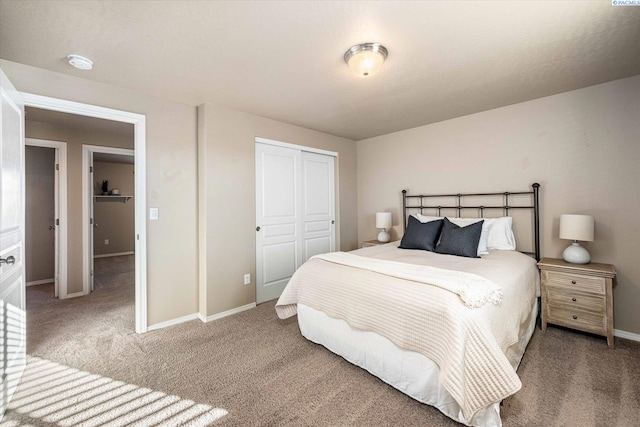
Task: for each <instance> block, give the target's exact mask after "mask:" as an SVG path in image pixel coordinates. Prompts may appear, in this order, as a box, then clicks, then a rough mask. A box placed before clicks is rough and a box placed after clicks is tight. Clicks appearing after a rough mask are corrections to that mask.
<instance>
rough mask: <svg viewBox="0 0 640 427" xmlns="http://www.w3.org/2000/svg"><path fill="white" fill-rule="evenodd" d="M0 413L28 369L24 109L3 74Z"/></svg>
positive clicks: (0, 117) (0, 120) (0, 74)
mask: <svg viewBox="0 0 640 427" xmlns="http://www.w3.org/2000/svg"><path fill="white" fill-rule="evenodd" d="M0 98H2V108H1V110H0V111H1V113H0V123H1V125H0V127H1V130H0V134H1V136H0V164H1V169H0V171H1V172H0V202H1V205H0V323H1V326H2V334H1V336H0V352H1V353H2V354H1V355H0V359H2V360H1V362H0V376H1V378H2V383H1V390H0V411H2V412H1V413H0V416H1V415H4V412H5V411H6V409H7V405H8V403H9V401H10V400H11V396H12V395H13V393H14V391H15V389H16V387H17V385H18V382H19V381H20V377H21V376H22V372H23V370H24V366H25V363H26V325H25V320H26V316H25V310H26V302H25V268H24V261H23V260H24V106H23V104H22V102H21V100H20V97H19V96H18V93H17V92H16V90H15V88H14V87H13V85H11V82H9V79H7V76H5V74H4V72H2V70H0Z"/></svg>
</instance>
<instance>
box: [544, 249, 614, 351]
mask: <svg viewBox="0 0 640 427" xmlns="http://www.w3.org/2000/svg"><path fill="white" fill-rule="evenodd" d="M538 267H539V268H540V270H541V275H542V282H541V286H542V289H541V293H542V330H543V331H546V330H547V323H553V324H556V325H561V326H566V327H568V328H572V329H578V330H580V331H584V332H590V333H592V334H597V335H603V336H606V337H607V343H608V344H609V347H610V348H613V293H612V287H613V278H614V277H616V269H615V268H614V266H613V265H610V264H597V263H590V264H569V263H567V262H565V261H563V260H561V259H554V258H544V259H543V260H542V261H540V262H539V263H538Z"/></svg>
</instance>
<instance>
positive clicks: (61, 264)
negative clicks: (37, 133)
mask: <svg viewBox="0 0 640 427" xmlns="http://www.w3.org/2000/svg"><path fill="white" fill-rule="evenodd" d="M24 145H28V146H31V147H44V148H53V149H54V150H55V152H56V162H57V164H58V170H57V176H56V183H55V186H54V187H55V195H54V200H55V217H56V219H57V220H58V221H57V224H54V227H55V257H56V261H55V264H56V271H55V278H54V280H55V285H54V288H55V296H56V298H60V299H65V298H69V295H68V294H67V266H68V262H67V238H68V235H67V143H66V142H64V141H51V140H48V139H36V138H25V139H24Z"/></svg>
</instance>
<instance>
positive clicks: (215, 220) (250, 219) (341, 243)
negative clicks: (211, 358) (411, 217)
mask: <svg viewBox="0 0 640 427" xmlns="http://www.w3.org/2000/svg"><path fill="white" fill-rule="evenodd" d="M198 117H199V118H201V120H200V123H199V135H198V146H199V162H200V177H199V180H200V184H201V185H200V192H201V194H200V201H201V204H200V209H201V215H202V216H201V232H200V236H204V238H205V242H204V243H205V245H204V246H205V247H204V248H203V245H202V244H201V253H200V255H201V268H203V276H202V278H201V280H203V281H205V282H206V283H205V285H204V286H203V294H202V296H203V298H202V301H201V314H203V315H205V316H210V315H212V314H216V313H220V312H223V311H226V310H230V309H233V308H236V307H239V306H242V305H245V304H249V303H252V302H255V300H256V299H255V256H256V255H255V252H256V249H255V242H256V238H255V234H256V231H255V226H256V224H255V213H256V210H255V151H254V146H255V137H257V136H258V137H263V138H268V139H272V140H277V141H282V142H288V143H291V144H297V145H303V146H307V147H314V148H319V149H324V150H329V151H335V152H337V153H338V159H337V164H336V166H337V167H336V170H337V176H338V179H337V181H336V182H337V183H338V184H339V193H336V194H337V195H338V202H337V204H336V209H337V212H338V218H337V221H336V226H337V230H338V233H337V235H338V236H337V239H336V240H337V242H336V243H337V245H336V247H337V248H341V249H342V250H351V249H355V248H356V247H357V235H356V221H357V217H356V145H355V143H354V142H353V141H351V140H348V139H344V138H339V137H336V136H332V135H328V134H324V133H321V132H316V131H312V130H308V129H304V128H301V127H298V126H293V125H289V124H286V123H282V122H278V121H275V120H270V119H266V118H264V117H259V116H256V115H253V114H248V113H243V112H240V111H237V110H232V109H229V108H224V107H220V106H217V105H212V104H204V105H202V106H200V107H199V108H198ZM202 249H204V250H202ZM204 269H206V271H204ZM245 273H251V279H252V280H251V286H244V285H243V283H242V276H243V274H245ZM203 301H206V305H203V304H202V302H203ZM205 310H206V311H205Z"/></svg>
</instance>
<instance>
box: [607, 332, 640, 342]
mask: <svg viewBox="0 0 640 427" xmlns="http://www.w3.org/2000/svg"><path fill="white" fill-rule="evenodd" d="M613 335H614V336H616V337H619V338H625V339H628V340H631V341H638V342H640V334H634V333H633V332H627V331H621V330H620V329H614V330H613Z"/></svg>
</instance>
